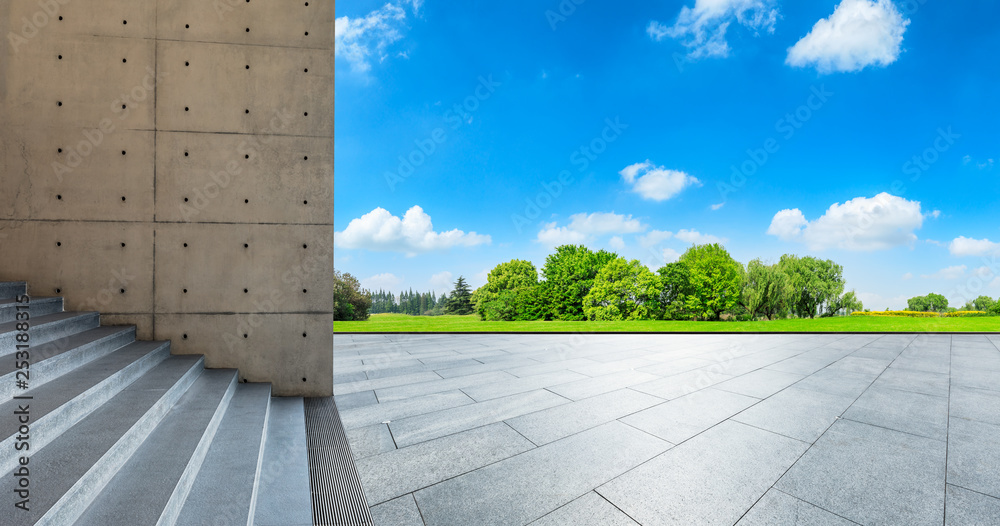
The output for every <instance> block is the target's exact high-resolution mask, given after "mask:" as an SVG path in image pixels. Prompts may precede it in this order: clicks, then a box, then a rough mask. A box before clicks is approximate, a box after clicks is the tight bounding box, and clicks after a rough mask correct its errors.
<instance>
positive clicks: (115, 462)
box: [0, 355, 205, 525]
mask: <svg viewBox="0 0 1000 526" xmlns="http://www.w3.org/2000/svg"><path fill="white" fill-rule="evenodd" d="M204 363H205V362H204V357H202V356H191V355H189V356H171V357H169V358H167V359H166V360H164V361H163V362H161V363H160V364H159V365H157V366H156V367H153V368H152V369H151V370H150V371H149V372H147V373H146V374H145V375H143V376H142V377H141V378H139V379H138V380H136V381H135V382H133V383H132V384H131V385H129V386H128V387H126V388H125V389H124V390H123V391H122V392H120V393H118V394H117V395H116V396H115V397H114V398H112V399H111V400H108V401H107V402H106V403H105V404H104V405H102V406H101V407H100V408H99V409H97V410H96V411H94V412H92V413H90V415H88V416H87V417H86V418H84V419H83V420H81V421H80V422H78V423H77V424H76V425H75V426H73V427H71V428H69V429H68V430H66V432H64V433H63V434H62V435H60V436H59V437H58V438H56V439H55V440H53V441H52V443H50V444H49V445H48V446H47V447H45V448H44V449H42V450H40V451H35V450H34V449H32V451H31V457H30V459H31V460H30V463H29V467H30V470H31V479H30V480H31V495H30V499H31V500H30V511H21V510H15V511H16V513H17V515H16V519H17V520H18V523H19V524H39V525H42V524H59V525H61V524H72V523H73V522H74V521H75V520H76V519H77V518H78V517H79V515H80V514H81V513H82V512H83V511H84V510H85V509H86V508H87V506H88V505H89V504H90V503H91V502H92V501H93V499H94V498H95V497H96V496H97V494H98V493H100V491H101V489H102V488H103V487H104V486H105V485H106V484H107V483H108V481H109V480H111V478H112V477H113V476H114V475H115V473H116V472H117V471H118V470H119V468H121V466H122V465H123V464H124V463H125V461H126V460H128V458H129V457H130V456H131V455H132V453H133V452H134V451H135V450H136V449H137V448H139V447H140V445H141V444H142V442H143V440H144V439H145V438H146V437H147V436H148V435H149V434H150V432H152V430H153V429H154V428H156V426H157V425H158V424H159V423H160V422H161V421H162V420H163V418H164V416H165V415H166V414H167V412H168V411H169V410H170V409H171V407H173V406H174V404H175V403H176V402H177V400H178V399H179V398H180V397H181V396H182V395H184V394H185V393H186V392H187V390H188V388H189V386H191V384H192V383H193V382H194V381H195V380H196V379H197V378H199V377H200V376H201V374H202V372H203V368H204ZM16 484H17V482H16V480H15V478H14V477H12V476H6V477H2V478H0V494H4V495H14V489H15V488H16ZM6 513H7V512H5V516H6ZM36 521H37V522H36ZM136 524H140V523H136Z"/></svg>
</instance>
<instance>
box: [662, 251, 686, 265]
mask: <svg viewBox="0 0 1000 526" xmlns="http://www.w3.org/2000/svg"><path fill="white" fill-rule="evenodd" d="M661 256H662V257H663V262H664V263H673V262H674V261H677V260H678V259H680V258H681V253H680V252H678V251H676V250H674V249H672V248H665V249H663V253H662V254H661Z"/></svg>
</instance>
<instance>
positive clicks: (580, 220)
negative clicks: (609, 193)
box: [569, 212, 646, 235]
mask: <svg viewBox="0 0 1000 526" xmlns="http://www.w3.org/2000/svg"><path fill="white" fill-rule="evenodd" d="M569 218H570V224H569V227H570V228H571V229H573V230H575V231H577V232H583V233H584V234H597V235H600V234H633V233H635V232H642V231H643V230H645V229H646V227H644V226H643V225H642V224H641V223H640V222H639V220H638V219H632V216H625V215H620V214H616V213H614V212H594V213H593V214H574V215H571V216H570V217H569Z"/></svg>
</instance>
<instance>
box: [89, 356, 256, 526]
mask: <svg viewBox="0 0 1000 526" xmlns="http://www.w3.org/2000/svg"><path fill="white" fill-rule="evenodd" d="M235 378H236V371H235V370H232V369H207V370H205V371H204V372H203V373H202V375H201V376H200V377H199V378H198V380H196V381H195V383H194V384H193V385H192V386H191V387H190V388H189V389H188V392H187V393H185V394H184V396H182V397H181V399H180V400H178V401H177V403H176V404H175V405H174V406H173V408H171V410H170V411H169V412H168V413H167V415H166V416H165V417H164V419H163V421H162V422H161V423H160V425H158V426H157V427H156V428H155V429H154V430H153V431H152V433H150V435H149V436H148V437H147V438H146V440H145V441H144V442H143V444H142V445H141V446H140V447H139V449H138V450H136V452H135V454H133V455H132V457H131V458H129V459H128V460H127V461H126V462H125V464H124V465H123V466H122V467H121V469H120V470H119V471H118V473H117V474H116V475H115V476H114V477H113V478H112V479H111V481H110V482H109V483H108V484H107V486H105V487H104V490H103V491H102V492H101V493H100V494H99V495H98V496H97V498H96V499H95V500H94V502H93V503H92V504H91V505H90V506H89V507H88V508H87V510H86V511H85V512H84V513H83V515H81V516H80V518H79V520H78V522H77V524H102V525H108V526H112V525H116V524H122V525H134V524H156V522H157V520H159V517H160V515H161V513H162V512H163V510H164V508H165V507H166V505H167V503H168V501H169V500H170V498H171V496H172V494H173V491H174V488H175V487H176V484H177V482H178V481H179V480H180V478H181V476H182V475H183V473H184V470H185V468H186V467H187V459H189V458H190V457H191V455H192V454H193V453H194V451H195V450H196V449H197V447H198V445H199V443H200V442H201V440H202V438H203V433H204V432H205V430H206V428H207V427H208V426H209V424H210V423H211V420H212V418H213V417H214V415H215V414H216V411H217V410H219V404H220V402H221V401H222V400H223V399H224V397H225V395H226V393H227V391H228V390H229V389H230V387H231V386H232V384H233V382H234V381H235ZM165 452H169V454H165Z"/></svg>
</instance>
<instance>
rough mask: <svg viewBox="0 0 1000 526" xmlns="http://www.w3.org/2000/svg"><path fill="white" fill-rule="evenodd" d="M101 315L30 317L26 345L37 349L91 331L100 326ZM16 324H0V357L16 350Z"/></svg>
mask: <svg viewBox="0 0 1000 526" xmlns="http://www.w3.org/2000/svg"><path fill="white" fill-rule="evenodd" d="M100 322H101V315H100V314H99V313H96V312H58V313H55V314H46V315H44V316H39V317H37V318H36V317H34V316H32V317H31V320H30V323H31V329H30V330H29V332H28V334H29V336H30V337H31V339H30V341H29V342H28V345H29V346H30V347H37V346H39V345H41V344H43V343H48V342H51V341H54V340H58V339H59V338H64V337H66V336H71V335H73V334H76V333H78V332H83V331H86V330H89V329H93V328H95V327H97V326H99V325H100ZM16 323H17V322H12V321H11V322H7V323H0V357H2V356H5V355H9V354H13V353H14V352H15V351H16V350H17V345H18V343H17V339H16V338H17V334H18V332H17V327H16Z"/></svg>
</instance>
